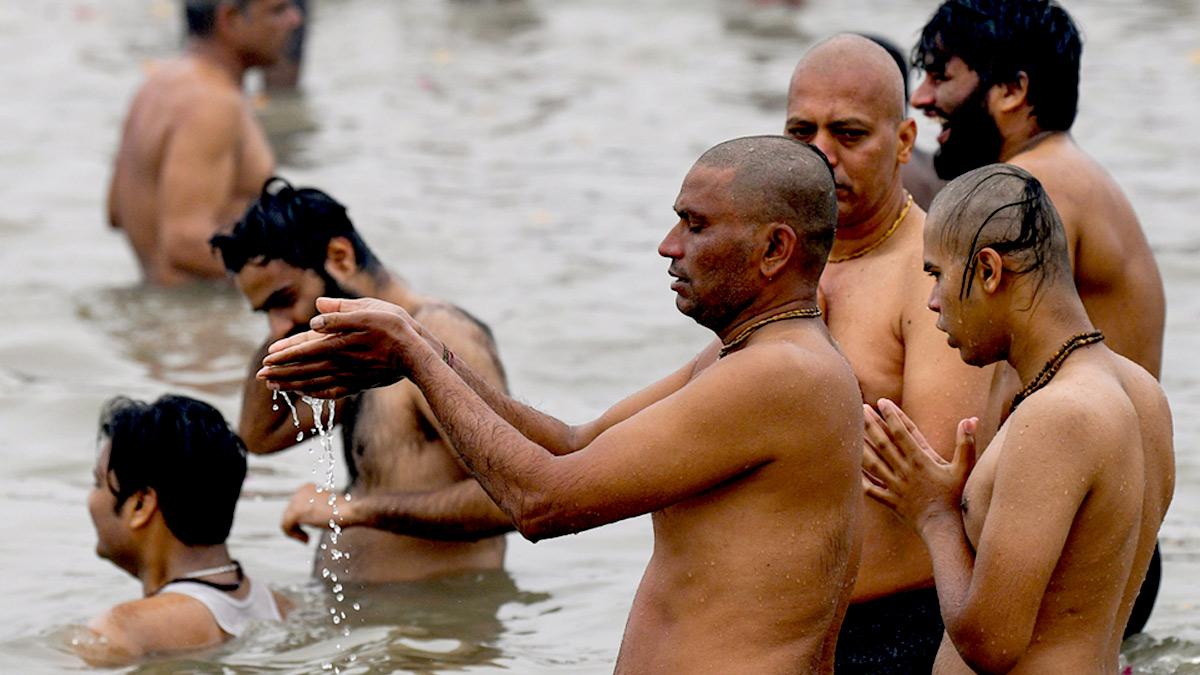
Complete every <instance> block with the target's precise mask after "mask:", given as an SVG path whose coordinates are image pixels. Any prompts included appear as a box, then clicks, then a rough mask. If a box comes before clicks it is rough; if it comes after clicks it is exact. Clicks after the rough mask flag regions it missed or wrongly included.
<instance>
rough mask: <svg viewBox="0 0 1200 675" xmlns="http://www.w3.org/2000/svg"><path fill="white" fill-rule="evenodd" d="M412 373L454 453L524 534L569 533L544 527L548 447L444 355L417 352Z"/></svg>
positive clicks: (549, 485) (548, 501)
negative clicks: (470, 382)
mask: <svg viewBox="0 0 1200 675" xmlns="http://www.w3.org/2000/svg"><path fill="white" fill-rule="evenodd" d="M410 373H411V376H412V379H413V381H414V382H415V383H416V384H417V386H418V387H420V389H421V392H422V393H423V394H424V396H425V399H426V401H428V402H429V406H430V408H431V409H432V410H433V413H434V415H435V416H436V417H437V419H438V421H439V422H441V425H442V429H443V431H444V432H445V434H446V436H447V437H448V438H449V439H450V441H451V446H452V447H453V448H454V451H455V452H456V453H457V454H458V456H459V457H460V458H461V459H462V461H463V464H464V465H466V467H467V469H468V470H469V471H470V472H471V474H472V475H473V476H475V478H476V479H477V480H478V481H479V484H480V485H481V486H482V487H483V489H484V490H485V491H486V492H487V494H488V495H489V496H490V497H491V498H492V500H493V501H494V502H495V503H496V504H497V506H499V507H500V509H501V510H503V511H504V513H505V514H507V516H508V517H509V519H510V520H511V522H512V523H513V525H514V526H515V527H516V528H517V529H518V530H519V531H520V532H521V534H522V535H524V536H525V537H527V538H529V539H531V540H537V539H541V538H544V537H546V536H551V535H552V534H555V535H556V534H563V533H565V532H560V531H557V530H555V531H553V532H552V533H551V532H550V531H548V530H547V529H545V528H546V525H547V523H546V522H545V518H544V516H545V515H546V514H545V509H546V508H547V507H548V506H549V505H551V504H554V503H555V502H556V500H554V499H553V498H551V497H550V495H549V493H550V491H551V489H552V486H553V485H554V481H553V478H552V469H553V466H552V465H553V463H554V460H555V458H554V456H553V454H552V453H551V452H550V450H549V449H547V448H546V447H544V446H542V445H540V444H538V443H536V442H535V441H533V440H531V439H530V438H527V437H526V436H524V435H523V434H522V433H521V432H520V431H519V430H518V428H516V427H515V426H514V425H512V424H511V423H509V422H508V421H507V420H506V419H505V418H504V417H502V416H501V415H500V413H499V412H498V411H496V410H495V409H494V408H492V407H491V406H490V405H489V404H488V402H487V401H485V399H483V398H482V397H481V396H480V395H479V394H478V393H477V392H476V391H475V389H474V388H473V387H472V386H470V385H468V383H467V382H466V381H465V380H464V379H463V378H462V377H461V376H460V375H457V374H456V371H455V370H452V369H451V368H450V367H449V365H448V364H446V363H444V362H443V359H442V358H441V355H440V354H435V353H434V352H433V351H432V350H420V351H418V352H417V353H415V354H413V363H412V364H411V367H410Z"/></svg>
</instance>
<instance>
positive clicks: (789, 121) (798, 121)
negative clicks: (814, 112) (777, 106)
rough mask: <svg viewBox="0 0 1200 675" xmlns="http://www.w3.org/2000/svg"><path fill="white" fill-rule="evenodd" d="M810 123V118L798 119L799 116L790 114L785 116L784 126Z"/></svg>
mask: <svg viewBox="0 0 1200 675" xmlns="http://www.w3.org/2000/svg"><path fill="white" fill-rule="evenodd" d="M812 123H813V122H812V121H811V120H806V119H800V118H799V117H796V116H795V115H792V116H791V117H789V118H787V122H786V123H785V124H784V126H785V127H790V126H793V125H796V124H812Z"/></svg>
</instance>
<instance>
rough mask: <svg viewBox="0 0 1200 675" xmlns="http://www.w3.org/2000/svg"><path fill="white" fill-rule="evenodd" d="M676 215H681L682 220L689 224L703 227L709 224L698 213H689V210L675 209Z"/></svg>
mask: <svg viewBox="0 0 1200 675" xmlns="http://www.w3.org/2000/svg"><path fill="white" fill-rule="evenodd" d="M675 213H677V214H679V218H680V219H682V220H686V221H687V222H689V223H693V224H697V225H703V224H704V223H706V222H708V219H706V218H705V217H704V216H702V215H700V214H699V213H696V212H695V211H689V210H687V209H675Z"/></svg>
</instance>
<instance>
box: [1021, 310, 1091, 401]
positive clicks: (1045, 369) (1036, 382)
mask: <svg viewBox="0 0 1200 675" xmlns="http://www.w3.org/2000/svg"><path fill="white" fill-rule="evenodd" d="M1103 339H1104V334H1103V333H1101V332H1100V331H1098V330H1094V331H1091V332H1089V333H1079V334H1078V335H1073V336H1071V339H1069V340H1067V341H1066V342H1064V343H1063V346H1061V347H1059V348H1058V351H1056V352H1054V356H1051V357H1050V360H1049V361H1047V362H1046V365H1044V366H1042V369H1041V371H1039V372H1038V374H1037V377H1035V378H1033V379H1032V380H1030V382H1029V384H1027V385H1025V386H1024V387H1022V388H1021V391H1019V392H1017V395H1016V396H1014V397H1013V400H1012V405H1010V406H1009V408H1008V414H1009V415H1011V414H1013V411H1014V410H1016V409H1017V406H1019V405H1021V402H1022V401H1024V400H1025V399H1027V398H1029V397H1030V396H1031V395H1032V394H1033V393H1034V392H1035V391H1037V390H1038V389H1041V388H1042V387H1044V386H1046V385H1047V384H1050V380H1053V379H1054V376H1055V375H1057V374H1058V370H1059V369H1060V368H1062V364H1063V363H1064V362H1065V361H1066V360H1067V357H1068V356H1070V355H1071V352H1073V351H1075V350H1076V349H1079V348H1080V347H1086V346H1088V345H1091V344H1096V343H1097V342H1100V341H1101V340H1103Z"/></svg>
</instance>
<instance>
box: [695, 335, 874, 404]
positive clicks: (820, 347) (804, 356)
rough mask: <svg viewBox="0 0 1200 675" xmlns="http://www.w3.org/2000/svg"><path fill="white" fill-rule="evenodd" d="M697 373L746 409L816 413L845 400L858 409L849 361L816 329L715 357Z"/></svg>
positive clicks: (859, 397) (843, 402) (855, 382)
mask: <svg viewBox="0 0 1200 675" xmlns="http://www.w3.org/2000/svg"><path fill="white" fill-rule="evenodd" d="M702 376H705V377H710V378H713V379H714V380H717V381H719V382H718V386H717V389H718V390H719V391H723V392H728V393H729V394H730V397H731V398H733V397H735V396H736V398H737V400H738V402H739V404H746V405H747V406H749V407H751V408H756V409H757V408H762V407H764V406H765V407H769V408H771V409H783V410H787V411H789V416H796V415H798V414H803V413H804V412H805V411H814V412H817V413H820V415H821V416H824V415H825V414H827V413H829V412H833V411H840V410H841V409H842V408H843V407H844V406H843V405H838V404H839V403H841V404H845V403H847V402H848V403H849V404H850V405H852V407H854V409H855V410H857V409H858V406H859V404H860V403H861V395H860V393H859V390H858V380H857V379H856V378H855V377H854V371H853V370H851V368H850V364H849V363H848V362H847V361H846V359H845V357H844V356H842V354H841V352H840V351H838V349H837V347H835V346H834V345H833V343H832V342H831V341H829V339H828V338H826V337H825V336H824V335H822V334H816V331H813V334H811V335H806V336H804V339H799V340H789V339H775V340H770V341H764V342H762V343H760V344H752V345H749V346H748V347H746V348H744V349H742V350H740V351H738V352H734V353H733V354H730V355H729V356H726V357H725V358H722V359H719V360H718V361H717V362H716V363H715V364H713V366H711V367H709V368H707V369H705V370H704V372H703V373H702Z"/></svg>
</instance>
